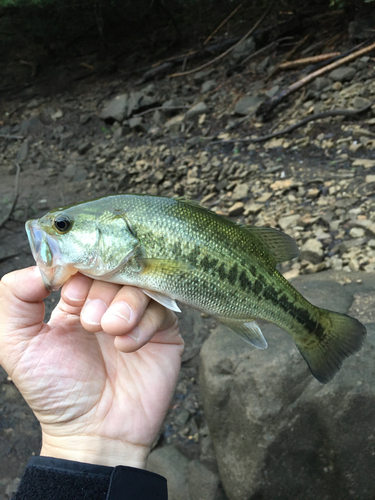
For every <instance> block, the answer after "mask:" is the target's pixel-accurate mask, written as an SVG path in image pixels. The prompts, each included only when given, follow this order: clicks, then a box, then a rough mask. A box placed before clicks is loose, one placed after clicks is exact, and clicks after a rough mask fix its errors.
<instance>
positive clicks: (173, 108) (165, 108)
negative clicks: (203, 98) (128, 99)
mask: <svg viewBox="0 0 375 500" xmlns="http://www.w3.org/2000/svg"><path fill="white" fill-rule="evenodd" d="M190 108H191V106H157V107H156V108H150V109H146V111H142V112H141V113H137V114H134V115H133V116H134V117H136V116H143V115H147V113H152V111H177V110H178V109H190Z"/></svg>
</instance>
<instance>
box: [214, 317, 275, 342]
mask: <svg viewBox="0 0 375 500" xmlns="http://www.w3.org/2000/svg"><path fill="white" fill-rule="evenodd" d="M218 319H219V321H220V322H221V323H223V324H224V325H225V326H227V327H228V328H230V329H231V330H233V331H234V332H236V333H237V334H238V335H239V336H240V337H241V338H242V339H243V340H244V341H245V342H249V343H250V344H252V345H253V346H254V347H256V348H257V349H267V347H268V344H267V341H266V339H265V338H264V337H263V333H262V330H261V329H260V328H259V326H258V324H257V323H256V322H255V321H246V320H241V319H240V320H238V319H228V318H218Z"/></svg>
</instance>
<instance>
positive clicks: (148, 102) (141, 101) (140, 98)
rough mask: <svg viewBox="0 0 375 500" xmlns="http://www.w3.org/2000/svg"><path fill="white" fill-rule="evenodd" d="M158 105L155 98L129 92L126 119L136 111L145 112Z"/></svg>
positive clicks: (140, 92) (141, 93)
mask: <svg viewBox="0 0 375 500" xmlns="http://www.w3.org/2000/svg"><path fill="white" fill-rule="evenodd" d="M157 105H158V100H157V99H156V97H153V96H149V95H145V94H144V93H143V92H142V91H139V92H130V94H129V99H128V106H127V117H128V118H130V117H131V116H132V115H133V113H135V112H136V111H138V112H139V111H145V110H146V109H150V108H152V107H154V106H157Z"/></svg>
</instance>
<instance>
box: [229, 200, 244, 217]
mask: <svg viewBox="0 0 375 500" xmlns="http://www.w3.org/2000/svg"><path fill="white" fill-rule="evenodd" d="M244 210H245V205H244V204H243V203H242V201H237V203H234V205H232V206H231V207H230V208H229V210H228V213H229V215H230V216H231V217H235V216H236V215H241V214H243V212H244Z"/></svg>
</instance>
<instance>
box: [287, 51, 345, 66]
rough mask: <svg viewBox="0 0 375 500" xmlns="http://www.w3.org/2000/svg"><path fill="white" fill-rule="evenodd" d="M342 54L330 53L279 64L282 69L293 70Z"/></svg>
mask: <svg viewBox="0 0 375 500" xmlns="http://www.w3.org/2000/svg"><path fill="white" fill-rule="evenodd" d="M339 55H340V52H330V53H328V54H320V55H318V56H312V57H303V58H302V59H296V60H294V61H288V62H285V63H281V64H279V68H280V69H293V68H298V66H304V65H305V64H315V63H318V62H321V61H325V60H326V59H331V57H336V56H339Z"/></svg>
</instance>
